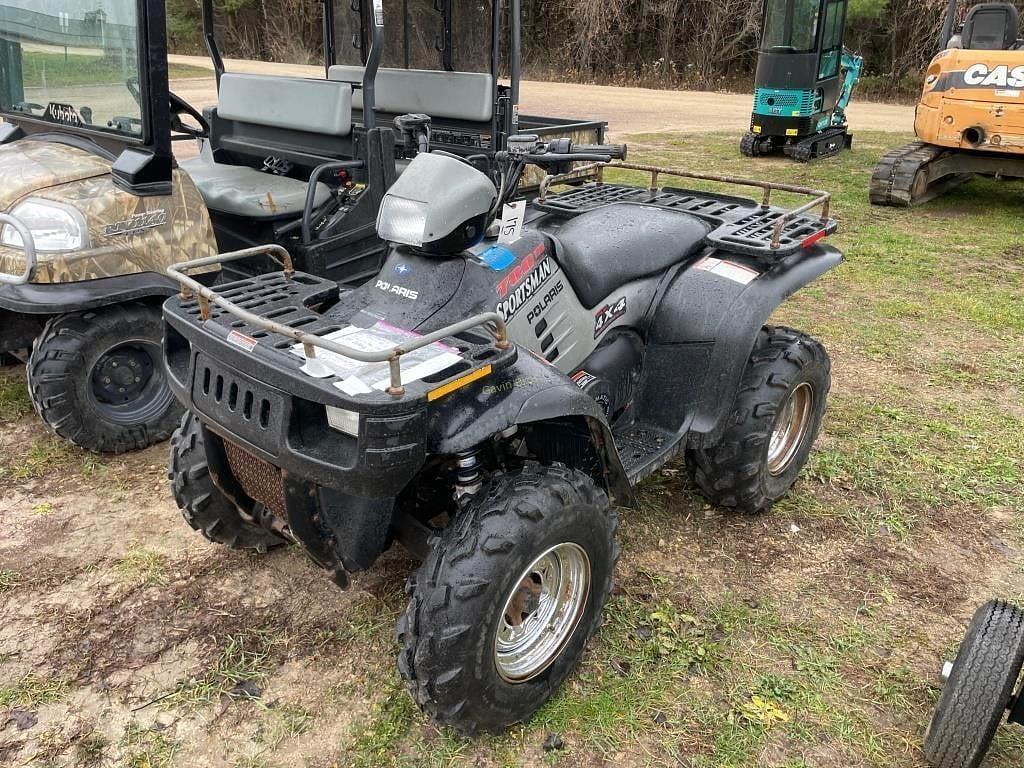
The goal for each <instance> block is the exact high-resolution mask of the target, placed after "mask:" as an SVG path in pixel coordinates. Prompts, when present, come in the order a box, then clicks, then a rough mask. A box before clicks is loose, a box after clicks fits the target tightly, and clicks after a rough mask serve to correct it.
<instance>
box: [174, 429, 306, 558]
mask: <svg viewBox="0 0 1024 768" xmlns="http://www.w3.org/2000/svg"><path fill="white" fill-rule="evenodd" d="M167 474H168V478H169V479H170V481H171V492H172V493H173V494H174V500H175V501H176V502H177V503H178V508H179V509H180V510H181V514H182V516H183V517H184V518H185V522H186V523H188V524H189V525H190V526H192V528H193V529H195V530H197V531H199V532H200V533H201V534H203V536H205V537H206V538H207V539H209V540H210V541H212V542H213V543H214V544H223V545H224V546H226V547H229V548H231V549H254V550H256V551H257V552H266V551H267V550H269V549H271V548H272V547H277V546H281V545H282V544H286V543H287V542H286V541H285V540H284V539H282V538H280V537H279V536H277V535H276V534H274V533H272V532H271V531H268V530H267V529H266V528H263V527H262V526H258V525H253V524H251V523H248V522H246V521H245V520H243V519H242V517H241V515H239V514H238V510H237V509H236V508H235V505H234V504H232V503H231V502H230V501H229V500H228V499H227V497H226V496H224V494H222V493H221V492H220V490H219V489H218V488H217V486H216V485H214V483H213V478H212V477H210V467H209V465H208V464H207V462H206V448H205V446H204V445H203V432H202V429H201V428H200V424H199V419H198V418H196V416H195V414H194V413H192V412H191V411H186V413H185V415H184V416H183V417H182V420H181V426H180V427H178V429H177V430H176V431H175V433H174V435H173V436H172V437H171V457H170V462H169V466H168V473H167Z"/></svg>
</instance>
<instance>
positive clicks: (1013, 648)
mask: <svg viewBox="0 0 1024 768" xmlns="http://www.w3.org/2000/svg"><path fill="white" fill-rule="evenodd" d="M1022 665H1024V612H1022V611H1020V610H1019V609H1017V608H1014V607H1013V606H1012V605H1009V604H1008V603H1004V602H1002V601H1001V600H993V601H991V602H989V603H986V604H985V605H983V606H981V608H979V609H978V611H977V612H976V613H975V614H974V619H973V620H972V621H971V626H970V628H969V629H968V630H967V635H966V636H965V637H964V641H963V643H962V644H961V645H960V650H959V652H958V653H957V655H956V661H955V662H953V668H952V670H951V671H950V674H949V679H948V680H947V681H946V686H945V688H943V690H942V695H941V696H940V697H939V703H938V704H937V705H936V706H935V713H934V714H933V715H932V719H931V723H930V724H929V725H928V730H927V732H926V733H925V737H924V755H925V757H926V758H927V760H928V762H929V764H930V765H932V766H933V767H934V768H977V766H979V765H981V762H982V760H984V759H985V753H986V752H988V748H989V746H990V745H991V743H992V739H993V737H994V736H995V733H996V729H997V728H998V727H999V723H1000V722H1001V721H1002V719H1003V716H1004V715H1005V714H1006V707H1007V704H1008V702H1009V701H1010V697H1011V696H1012V695H1013V689H1014V686H1015V685H1016V683H1017V678H1018V677H1020V671H1021V666H1022Z"/></svg>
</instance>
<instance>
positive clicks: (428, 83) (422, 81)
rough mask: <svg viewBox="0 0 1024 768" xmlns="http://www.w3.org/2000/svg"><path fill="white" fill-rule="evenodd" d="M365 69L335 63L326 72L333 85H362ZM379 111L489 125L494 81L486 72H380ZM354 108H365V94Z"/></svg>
mask: <svg viewBox="0 0 1024 768" xmlns="http://www.w3.org/2000/svg"><path fill="white" fill-rule="evenodd" d="M363 72H364V69H363V67H353V66H347V65H342V64H336V65H334V66H333V67H331V68H330V69H328V70H327V78H328V80H330V81H332V82H340V83H361V82H362V81H363ZM375 104H376V108H377V110H379V111H381V112H387V113H389V114H393V115H404V114H409V113H421V114H427V115H430V116H431V117H432V118H434V119H441V120H444V119H448V120H466V121H469V122H474V123H489V122H490V121H491V118H492V117H494V78H493V77H492V76H491V75H490V74H489V73H485V72H440V71H435V70H427V69H397V68H392V67H381V68H380V69H379V70H377V79H376V90H375ZM352 106H353V107H354V108H356V109H360V110H361V109H362V108H363V94H362V91H355V92H354V93H353V94H352Z"/></svg>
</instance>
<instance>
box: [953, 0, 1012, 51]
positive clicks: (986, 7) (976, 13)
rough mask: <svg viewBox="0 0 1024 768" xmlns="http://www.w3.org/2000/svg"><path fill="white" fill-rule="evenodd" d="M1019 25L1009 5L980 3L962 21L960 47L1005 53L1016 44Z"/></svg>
mask: <svg viewBox="0 0 1024 768" xmlns="http://www.w3.org/2000/svg"><path fill="white" fill-rule="evenodd" d="M1019 23H1020V19H1019V15H1018V13H1017V9H1016V8H1015V7H1014V6H1013V5H1012V4H1011V3H982V4H980V5H976V6H974V7H973V8H971V10H970V13H968V14H967V19H966V20H965V21H964V30H963V33H962V35H961V40H962V46H963V47H964V48H967V49H970V50H975V51H1005V50H1009V49H1011V48H1013V47H1014V46H1015V45H1016V44H1017V29H1018V25H1019Z"/></svg>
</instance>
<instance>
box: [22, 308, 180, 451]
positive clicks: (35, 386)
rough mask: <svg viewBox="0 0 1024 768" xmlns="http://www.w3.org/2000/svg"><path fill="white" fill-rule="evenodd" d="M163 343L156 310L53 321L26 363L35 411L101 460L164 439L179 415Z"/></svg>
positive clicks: (113, 311) (109, 311)
mask: <svg viewBox="0 0 1024 768" xmlns="http://www.w3.org/2000/svg"><path fill="white" fill-rule="evenodd" d="M162 339H163V323H162V320H161V317H160V307H159V305H155V304H154V305H146V304H124V305H115V306H111V307H106V308H105V309H99V310H90V311H87V312H73V313H71V314H67V315H58V316H56V317H54V318H51V319H50V321H49V322H47V324H46V326H45V327H44V328H43V332H42V334H41V335H40V336H39V338H38V339H37V340H36V343H35V346H34V347H33V348H32V355H31V357H30V358H29V361H28V387H29V393H30V394H31V397H32V404H33V405H34V406H35V409H36V412H37V413H38V414H39V416H40V417H41V418H42V419H43V421H45V422H46V423H47V424H49V425H50V427H51V428H52V429H53V430H54V431H55V432H56V433H57V434H58V435H60V436H61V437H63V438H65V439H66V440H70V441H71V442H73V443H75V444H76V445H78V446H81V447H82V448H85V449H87V450H90V451H95V452H96V453H124V452H126V451H134V450H139V449H142V448H146V447H148V446H150V445H152V444H154V443H157V442H160V441H161V440H166V439H167V437H168V436H169V435H170V434H171V432H172V431H173V430H174V427H175V424H177V422H178V419H179V418H180V417H181V412H182V408H181V405H180V404H179V403H178V401H177V400H176V399H175V398H174V395H173V393H172V392H171V389H170V386H169V385H168V383H167V378H166V374H165V373H164V367H163V354H162V351H161V343H162Z"/></svg>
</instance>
